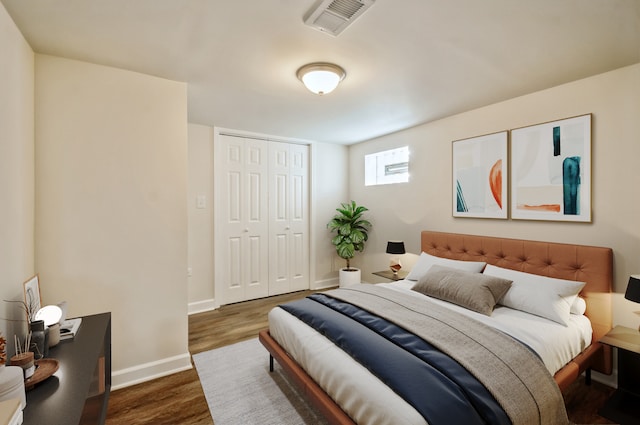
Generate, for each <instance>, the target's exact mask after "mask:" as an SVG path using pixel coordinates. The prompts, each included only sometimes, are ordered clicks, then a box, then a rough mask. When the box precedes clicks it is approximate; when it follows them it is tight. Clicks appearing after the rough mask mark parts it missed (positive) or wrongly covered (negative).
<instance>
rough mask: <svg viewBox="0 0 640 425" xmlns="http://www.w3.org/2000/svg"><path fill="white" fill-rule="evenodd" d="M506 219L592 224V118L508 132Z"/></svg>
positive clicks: (569, 120)
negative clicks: (508, 216)
mask: <svg viewBox="0 0 640 425" xmlns="http://www.w3.org/2000/svg"><path fill="white" fill-rule="evenodd" d="M511 218H513V219H524V220H553V221H577V222H590V221H591V114H588V115H582V116H578V117H574V118H567V119H563V120H560V121H554V122H550V123H545V124H539V125H533V126H529V127H523V128H518V129H515V130H511Z"/></svg>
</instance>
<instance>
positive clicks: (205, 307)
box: [187, 298, 217, 315]
mask: <svg viewBox="0 0 640 425" xmlns="http://www.w3.org/2000/svg"><path fill="white" fill-rule="evenodd" d="M216 308H217V307H216V300H215V299H213V298H212V299H210V300H203V301H195V302H192V303H189V305H188V309H187V314H189V315H192V314H196V313H204V312H205V311H211V310H215V309H216Z"/></svg>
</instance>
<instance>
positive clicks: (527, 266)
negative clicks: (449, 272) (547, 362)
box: [421, 230, 613, 373]
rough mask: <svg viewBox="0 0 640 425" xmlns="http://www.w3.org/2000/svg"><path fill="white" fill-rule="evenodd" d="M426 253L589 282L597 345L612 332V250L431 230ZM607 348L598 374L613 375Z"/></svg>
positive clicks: (586, 293)
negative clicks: (600, 372)
mask: <svg viewBox="0 0 640 425" xmlns="http://www.w3.org/2000/svg"><path fill="white" fill-rule="evenodd" d="M421 249H422V251H424V252H426V253H427V254H430V255H435V256H437V257H444V258H451V259H456V260H468V261H484V262H486V263H488V264H493V265H495V266H498V267H503V268H508V269H514V270H519V271H523V272H526V273H533V274H538V275H542V276H549V277H555V278H559V279H567V280H575V281H580V282H586V285H585V287H584V289H583V290H582V292H581V293H580V295H581V296H582V297H583V298H584V299H585V301H586V303H587V311H586V313H585V315H586V316H587V317H589V320H591V324H592V327H593V341H594V342H596V341H598V340H599V339H600V338H601V337H602V336H604V335H605V334H606V333H607V332H608V331H609V330H610V329H611V327H612V321H613V316H612V307H611V287H612V284H613V251H612V250H611V248H602V247H595V246H585V245H572V244H564V243H554V242H539V241H529V240H522V239H507V238H499V237H492V236H478V235H463V234H457V233H445V232H432V231H428V230H425V231H422V233H421ZM601 348H604V349H603V350H602V351H603V354H604V357H605V358H603V359H601V360H602V362H603V365H601V366H596V367H595V368H596V369H597V370H600V371H602V372H604V373H611V370H610V369H611V365H610V363H611V361H610V349H609V348H608V347H601Z"/></svg>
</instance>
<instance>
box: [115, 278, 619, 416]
mask: <svg viewBox="0 0 640 425" xmlns="http://www.w3.org/2000/svg"><path fill="white" fill-rule="evenodd" d="M310 293H311V291H302V292H296V293H293V294H286V295H279V296H276V297H270V298H264V299H260V300H253V301H247V302H244V303H238V304H231V305H227V306H223V307H221V308H219V309H218V310H215V311H210V312H206V313H200V314H195V315H191V316H189V350H190V352H191V354H196V353H200V352H203V351H207V350H212V349H214V348H218V347H222V346H224V345H229V344H233V343H235V342H240V341H244V340H246V339H250V338H255V337H256V336H257V335H258V331H259V330H261V329H264V328H266V327H267V313H268V312H269V310H271V309H272V308H273V307H274V306H276V305H278V304H280V303H284V302H287V301H291V300H295V299H298V298H301V297H304V296H306V295H308V294H310ZM265 356H266V352H265ZM265 361H266V357H265ZM612 392H613V389H612V388H610V387H607V386H605V385H602V384H600V383H598V382H593V384H592V385H591V386H587V385H585V383H584V381H583V380H582V379H580V380H578V381H576V382H575V383H574V384H573V385H572V386H571V387H569V389H568V390H567V391H566V393H565V394H564V397H565V404H566V406H567V412H568V414H569V419H570V420H571V421H572V422H574V423H576V424H611V423H613V422H610V421H608V420H607V419H605V418H602V417H600V416H599V415H598V414H597V411H598V409H599V408H600V406H602V405H603V404H604V402H605V400H606V399H607V398H608V397H609V395H610V394H611V393H612ZM106 423H107V425H123V424H127V425H142V424H154V425H181V424H183V425H211V424H213V420H212V419H211V415H210V413H209V408H208V407H207V402H206V400H205V398H204V393H203V392H202V387H201V386H200V381H199V380H198V374H197V373H196V371H195V368H194V369H191V370H188V371H185V372H180V373H176V374H173V375H171V376H167V377H163V378H159V379H155V380H153V381H149V382H145V383H142V384H138V385H135V386H131V387H127V388H123V389H120V390H117V391H113V392H111V397H110V399H109V408H108V411H107V422H106Z"/></svg>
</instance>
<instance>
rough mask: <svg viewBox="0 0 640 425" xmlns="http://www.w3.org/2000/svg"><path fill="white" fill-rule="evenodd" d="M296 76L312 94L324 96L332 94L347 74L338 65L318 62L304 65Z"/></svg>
mask: <svg viewBox="0 0 640 425" xmlns="http://www.w3.org/2000/svg"><path fill="white" fill-rule="evenodd" d="M296 75H297V76H298V79H299V80H300V81H302V83H303V84H304V85H305V87H306V88H308V89H309V90H310V91H311V92H313V93H315V94H319V95H323V94H327V93H331V92H332V91H333V89H335V88H336V87H337V86H338V83H340V81H342V80H343V79H344V77H345V75H347V73H346V72H344V69H342V68H341V67H339V66H338V65H334V64H332V63H324V62H316V63H310V64H307V65H304V66H303V67H301V68H300V69H298V72H296Z"/></svg>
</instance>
